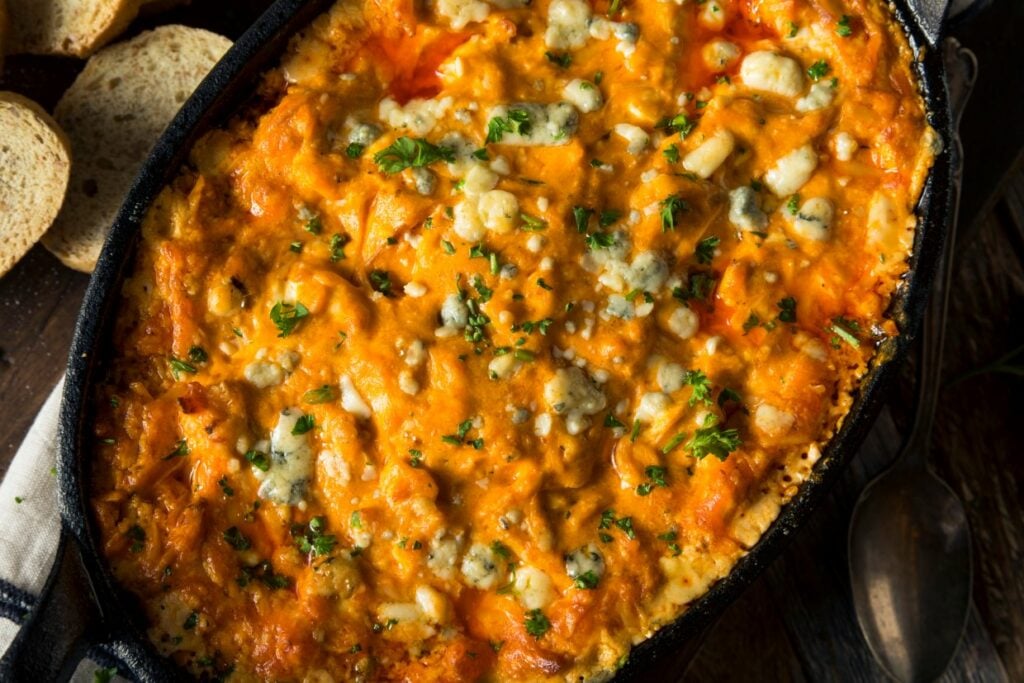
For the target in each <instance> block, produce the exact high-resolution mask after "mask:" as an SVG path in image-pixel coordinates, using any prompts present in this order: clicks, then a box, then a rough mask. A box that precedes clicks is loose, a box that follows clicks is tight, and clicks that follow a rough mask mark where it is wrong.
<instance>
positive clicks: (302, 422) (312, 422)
mask: <svg viewBox="0 0 1024 683" xmlns="http://www.w3.org/2000/svg"><path fill="white" fill-rule="evenodd" d="M314 426H316V419H315V418H314V417H313V416H312V415H303V416H302V417H300V418H299V419H298V420H296V421H295V426H294V427H292V434H294V435H295V436H299V435H300V434H305V433H306V432H308V431H310V430H312V429H313V427H314Z"/></svg>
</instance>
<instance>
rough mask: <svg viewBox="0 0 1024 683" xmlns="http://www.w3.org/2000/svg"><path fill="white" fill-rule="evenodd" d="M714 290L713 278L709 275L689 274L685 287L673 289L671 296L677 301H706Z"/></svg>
mask: <svg viewBox="0 0 1024 683" xmlns="http://www.w3.org/2000/svg"><path fill="white" fill-rule="evenodd" d="M714 288H715V278H714V276H713V275H710V274H709V273H691V274H690V277H689V278H687V282H686V287H675V288H673V289H672V296H673V297H674V298H676V299H678V300H679V301H689V300H690V299H696V300H698V301H707V299H708V296H710V295H711V290H713V289H714Z"/></svg>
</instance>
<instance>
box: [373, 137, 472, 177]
mask: <svg viewBox="0 0 1024 683" xmlns="http://www.w3.org/2000/svg"><path fill="white" fill-rule="evenodd" d="M373 161H374V163H376V164H377V166H379V167H380V170H382V171H384V172H385V173H387V174H389V175H391V174H394V173H399V172H401V171H404V170H405V169H407V168H423V167H424V166H429V165H430V164H432V163H434V162H436V161H448V162H452V161H455V150H454V149H452V148H451V147H445V146H442V145H433V144H431V143H429V142H427V141H426V140H424V139H423V138H409V137H406V136H404V135H403V136H402V137H400V138H398V139H397V140H395V141H394V142H393V143H392V144H391V145H389V146H388V147H385V148H384V149H382V150H381V151H379V152H377V153H376V154H374V155H373Z"/></svg>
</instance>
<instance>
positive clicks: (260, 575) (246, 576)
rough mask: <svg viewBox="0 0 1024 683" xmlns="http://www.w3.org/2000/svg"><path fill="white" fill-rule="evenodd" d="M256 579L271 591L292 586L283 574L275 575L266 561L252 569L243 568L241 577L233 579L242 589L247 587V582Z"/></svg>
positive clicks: (271, 566)
mask: <svg viewBox="0 0 1024 683" xmlns="http://www.w3.org/2000/svg"><path fill="white" fill-rule="evenodd" d="M253 579H256V580H257V581H259V582H260V583H262V584H263V585H264V586H267V587H268V588H272V589H278V588H287V587H288V586H290V585H291V584H292V580H291V579H290V578H288V577H287V576H285V575H283V574H275V573H274V567H273V565H271V564H270V562H269V561H268V560H263V561H262V562H260V563H259V564H257V565H256V566H255V567H253V568H251V569H250V568H249V567H243V568H242V573H241V575H240V576H239V577H238V578H237V579H235V583H237V584H238V585H239V586H242V587H243V588H244V587H245V586H248V585H249V582H250V581H252V580H253Z"/></svg>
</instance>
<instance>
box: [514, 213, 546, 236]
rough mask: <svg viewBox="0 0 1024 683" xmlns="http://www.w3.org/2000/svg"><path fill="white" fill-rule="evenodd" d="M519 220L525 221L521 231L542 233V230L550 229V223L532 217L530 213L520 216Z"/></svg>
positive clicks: (520, 227)
mask: <svg viewBox="0 0 1024 683" xmlns="http://www.w3.org/2000/svg"><path fill="white" fill-rule="evenodd" d="M519 219H520V220H522V221H523V224H522V225H520V226H519V229H520V230H525V231H526V232H540V231H541V230H546V229H547V227H548V222H547V221H546V220H544V219H542V218H537V217H536V216H531V215H530V214H528V213H521V214H519Z"/></svg>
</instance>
